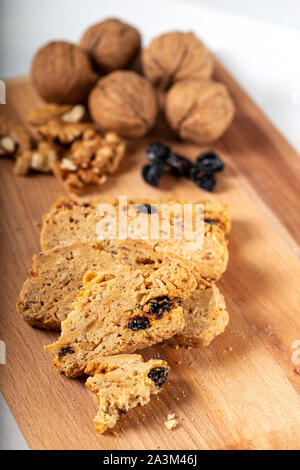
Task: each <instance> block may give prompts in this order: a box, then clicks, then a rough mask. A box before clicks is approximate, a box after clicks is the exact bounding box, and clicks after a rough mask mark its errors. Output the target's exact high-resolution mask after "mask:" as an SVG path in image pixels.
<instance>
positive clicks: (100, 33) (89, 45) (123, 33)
mask: <svg viewBox="0 0 300 470" xmlns="http://www.w3.org/2000/svg"><path fill="white" fill-rule="evenodd" d="M80 46H81V47H82V48H83V49H85V50H86V51H87V52H88V53H89V55H90V57H91V59H92V61H93V64H94V66H95V68H96V69H98V70H100V71H103V72H112V71H113V70H117V69H124V68H126V67H127V66H128V65H129V64H130V63H131V62H132V61H133V60H134V58H135V57H136V55H137V53H138V52H139V50H140V47H141V36H140V33H139V32H138V31H137V30H136V29H135V28H133V27H132V26H130V25H128V24H126V23H123V22H122V21H119V20H117V19H107V20H106V21H102V22H101V23H98V24H95V25H93V26H91V27H90V28H88V30H87V31H86V32H85V33H84V35H83V36H82V38H81V41H80Z"/></svg>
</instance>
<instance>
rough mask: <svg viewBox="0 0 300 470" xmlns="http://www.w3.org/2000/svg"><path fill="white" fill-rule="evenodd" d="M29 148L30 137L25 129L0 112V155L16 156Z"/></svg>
mask: <svg viewBox="0 0 300 470" xmlns="http://www.w3.org/2000/svg"><path fill="white" fill-rule="evenodd" d="M30 148H31V139H30V137H29V135H28V134H27V132H26V131H25V129H24V128H23V127H22V126H19V125H18V124H16V123H15V122H14V121H12V120H11V119H9V118H8V117H6V116H4V115H3V114H0V156H5V157H13V158H15V157H17V156H18V155H19V154H20V153H21V152H23V151H25V150H28V149H30Z"/></svg>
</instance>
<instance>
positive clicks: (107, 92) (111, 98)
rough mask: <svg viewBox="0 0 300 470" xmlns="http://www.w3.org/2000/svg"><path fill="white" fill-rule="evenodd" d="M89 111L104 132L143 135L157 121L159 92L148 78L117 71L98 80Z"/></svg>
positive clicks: (90, 100) (91, 94) (132, 135)
mask: <svg viewBox="0 0 300 470" xmlns="http://www.w3.org/2000/svg"><path fill="white" fill-rule="evenodd" d="M89 111H90V114H91V116H92V118H93V120H94V121H95V122H96V123H97V124H98V126H99V127H100V129H101V130H102V131H108V130H110V131H114V132H116V133H117V134H118V135H120V136H123V137H141V136H142V135H144V134H146V133H147V132H148V131H149V130H150V129H151V128H152V127H153V125H154V123H155V121H156V116H157V101H156V95H155V92H154V90H153V87H152V85H151V84H150V83H149V81H148V80H147V79H146V78H144V77H142V76H140V75H138V74H137V73H135V72H132V71H129V70H117V71H115V72H111V73H110V74H108V75H106V76H105V77H102V78H100V80H98V82H97V83H96V85H95V87H94V88H93V89H92V91H91V93H90V96H89Z"/></svg>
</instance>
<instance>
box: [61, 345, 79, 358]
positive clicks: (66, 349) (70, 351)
mask: <svg viewBox="0 0 300 470" xmlns="http://www.w3.org/2000/svg"><path fill="white" fill-rule="evenodd" d="M74 353H75V351H74V349H72V348H71V346H66V347H63V348H60V350H59V352H58V355H59V357H63V356H65V355H66V354H74Z"/></svg>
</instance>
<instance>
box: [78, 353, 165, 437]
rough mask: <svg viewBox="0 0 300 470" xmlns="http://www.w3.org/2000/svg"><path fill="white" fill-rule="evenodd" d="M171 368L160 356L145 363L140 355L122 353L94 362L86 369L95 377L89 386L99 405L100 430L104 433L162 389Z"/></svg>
mask: <svg viewBox="0 0 300 470" xmlns="http://www.w3.org/2000/svg"><path fill="white" fill-rule="evenodd" d="M168 371H169V367H168V363H167V362H166V361H165V360H164V359H163V358H162V357H160V356H154V357H153V358H152V359H150V360H149V361H147V362H144V361H143V358H142V356H140V355H139V354H120V355H116V356H108V357H101V358H100V359H96V360H94V361H93V362H90V363H89V364H88V366H87V367H86V369H85V372H86V373H87V374H89V375H92V377H89V378H88V379H87V381H86V386H87V387H88V389H89V390H91V392H93V393H94V394H95V399H96V402H97V403H98V405H99V410H98V413H97V415H96V417H95V419H94V424H95V428H96V430H97V431H98V432H100V433H104V432H105V431H106V430H107V429H109V428H112V427H114V426H115V424H116V423H117V421H118V420H119V418H120V417H121V416H122V415H125V414H126V413H127V411H129V410H130V409H132V408H134V407H136V406H138V405H142V406H143V405H146V404H147V403H148V402H149V401H150V395H151V394H152V395H156V394H157V393H159V392H160V390H161V388H162V386H163V385H164V383H165V381H166V380H167V377H168Z"/></svg>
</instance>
